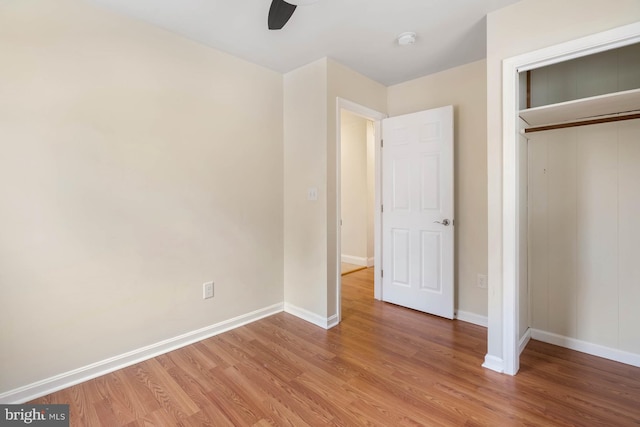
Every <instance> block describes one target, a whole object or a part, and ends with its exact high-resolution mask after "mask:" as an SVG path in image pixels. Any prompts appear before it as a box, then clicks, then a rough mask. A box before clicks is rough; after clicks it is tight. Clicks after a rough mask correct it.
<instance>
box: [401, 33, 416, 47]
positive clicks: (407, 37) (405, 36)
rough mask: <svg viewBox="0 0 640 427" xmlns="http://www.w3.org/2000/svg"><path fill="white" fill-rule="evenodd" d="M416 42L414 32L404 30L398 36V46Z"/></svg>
mask: <svg viewBox="0 0 640 427" xmlns="http://www.w3.org/2000/svg"><path fill="white" fill-rule="evenodd" d="M415 42H416V33H413V32H406V33H402V34H400V35H399V36H398V44H399V45H400V46H408V45H410V44H414V43H415Z"/></svg>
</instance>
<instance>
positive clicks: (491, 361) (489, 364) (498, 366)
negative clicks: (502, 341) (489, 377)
mask: <svg viewBox="0 0 640 427" xmlns="http://www.w3.org/2000/svg"><path fill="white" fill-rule="evenodd" d="M482 367H483V368H487V369H491V370H492V371H496V372H499V373H503V372H504V361H503V360H502V359H500V358H499V357H495V356H492V355H490V354H487V355H486V356H485V357H484V363H483V364H482Z"/></svg>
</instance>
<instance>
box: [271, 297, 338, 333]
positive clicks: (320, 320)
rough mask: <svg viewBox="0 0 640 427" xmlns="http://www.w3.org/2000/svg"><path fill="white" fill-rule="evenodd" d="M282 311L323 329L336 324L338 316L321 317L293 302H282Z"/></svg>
mask: <svg viewBox="0 0 640 427" xmlns="http://www.w3.org/2000/svg"><path fill="white" fill-rule="evenodd" d="M284 311H285V312H286V313H289V314H292V315H294V316H296V317H299V318H300V319H302V320H306V321H307V322H309V323H313V324H314V325H316V326H320V327H321V328H323V329H331V328H333V327H334V326H336V325H337V324H338V316H337V315H333V316H331V317H329V318H327V317H322V316H320V315H318V314H316V313H312V312H310V311H309V310H306V309H304V308H300V307H296V306H295V305H293V304H289V303H286V302H285V303H284Z"/></svg>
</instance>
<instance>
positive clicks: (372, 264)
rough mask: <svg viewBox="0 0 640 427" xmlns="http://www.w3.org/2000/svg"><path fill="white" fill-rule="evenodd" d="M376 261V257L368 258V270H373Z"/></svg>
mask: <svg viewBox="0 0 640 427" xmlns="http://www.w3.org/2000/svg"><path fill="white" fill-rule="evenodd" d="M374 260H375V258H374V257H371V258H367V268H371V267H373V266H374V265H375V264H376V263H375V261H374Z"/></svg>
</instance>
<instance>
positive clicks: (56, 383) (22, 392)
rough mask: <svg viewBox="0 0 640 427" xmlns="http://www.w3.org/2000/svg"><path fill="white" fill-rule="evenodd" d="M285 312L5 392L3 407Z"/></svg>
mask: <svg viewBox="0 0 640 427" xmlns="http://www.w3.org/2000/svg"><path fill="white" fill-rule="evenodd" d="M282 311H283V304H282V303H279V304H274V305H272V306H269V307H265V308H262V309H260V310H256V311H253V312H251V313H247V314H243V315H241V316H238V317H234V318H233V319H229V320H225V321H223V322H220V323H216V324H214V325H211V326H207V327H204V328H202V329H198V330H195V331H192V332H187V333H186V334H182V335H179V336H177V337H174V338H169V339H167V340H164V341H160V342H158V343H155V344H151V345H148V346H146V347H142V348H139V349H137V350H133V351H130V352H127V353H124V354H121V355H118V356H115V357H111V358H109V359H105V360H102V361H100V362H96V363H92V364H90V365H87V366H83V367H81V368H78V369H74V370H72V371H69V372H64V373H62V374H59V375H56V376H53V377H50V378H46V379H44V380H41V381H37V382H35V383H32V384H28V385H26V386H23V387H19V388H16V389H14V390H9V391H7V392H4V393H2V394H0V403H2V404H12V403H24V402H28V401H30V400H33V399H36V398H38V397H42V396H45V395H47V394H49V393H53V392H55V391H58V390H62V389H64V388H67V387H71V386H73V385H76V384H79V383H82V382H85V381H88V380H91V379H93V378H96V377H99V376H101V375H105V374H108V373H110V372H113V371H117V370H118V369H122V368H126V367H127V366H131V365H134V364H136V363H140V362H142V361H145V360H148V359H151V358H153V357H156V356H159V355H161V354H165V353H168V352H170V351H173V350H176V349H178V348H181V347H184V346H186V345H189V344H193V343H195V342H198V341H201V340H203V339H206V338H210V337H212V336H215V335H218V334H221V333H223V332H226V331H229V330H231V329H235V328H237V327H240V326H243V325H246V324H248V323H251V322H255V321H256V320H259V319H262V318H264V317H267V316H271V315H273V314H276V313H280V312H282Z"/></svg>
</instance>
